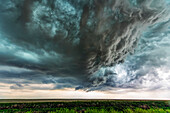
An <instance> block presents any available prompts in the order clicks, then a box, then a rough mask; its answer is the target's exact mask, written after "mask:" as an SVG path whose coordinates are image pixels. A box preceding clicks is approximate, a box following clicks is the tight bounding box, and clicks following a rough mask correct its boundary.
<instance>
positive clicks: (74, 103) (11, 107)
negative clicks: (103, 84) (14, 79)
mask: <svg viewBox="0 0 170 113" xmlns="http://www.w3.org/2000/svg"><path fill="white" fill-rule="evenodd" d="M0 113H170V102H169V101H148V100H140V101H139V100H0Z"/></svg>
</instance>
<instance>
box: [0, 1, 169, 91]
mask: <svg viewBox="0 0 170 113" xmlns="http://www.w3.org/2000/svg"><path fill="white" fill-rule="evenodd" d="M169 12H170V0H0V78H1V79H0V83H10V84H13V85H12V86H11V87H10V88H11V89H22V88H24V87H27V86H28V85H30V88H32V89H43V88H42V87H31V84H39V86H41V84H55V86H54V87H52V88H50V89H64V88H75V89H76V90H79V89H83V90H86V91H93V90H102V91H103V90H110V89H111V88H135V89H136V88H137V89H142V88H146V89H148V90H155V89H170V71H169V70H170V13H169ZM44 89H48V88H44Z"/></svg>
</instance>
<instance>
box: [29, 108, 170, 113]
mask: <svg viewBox="0 0 170 113" xmlns="http://www.w3.org/2000/svg"><path fill="white" fill-rule="evenodd" d="M26 113H35V111H27V112H26ZM48 113H170V109H166V110H164V109H148V110H145V109H141V108H136V109H134V110H133V109H129V108H128V109H124V110H123V111H116V110H114V109H111V110H109V111H107V110H105V109H100V110H99V109H87V110H82V111H76V110H74V109H71V110H70V109H67V108H64V109H59V110H56V111H51V112H50V111H49V112H48Z"/></svg>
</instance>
